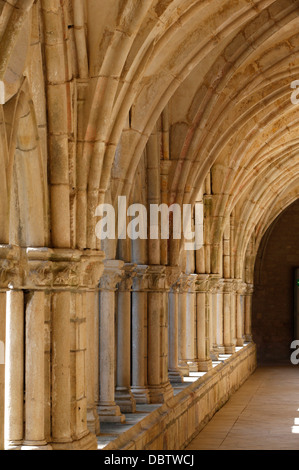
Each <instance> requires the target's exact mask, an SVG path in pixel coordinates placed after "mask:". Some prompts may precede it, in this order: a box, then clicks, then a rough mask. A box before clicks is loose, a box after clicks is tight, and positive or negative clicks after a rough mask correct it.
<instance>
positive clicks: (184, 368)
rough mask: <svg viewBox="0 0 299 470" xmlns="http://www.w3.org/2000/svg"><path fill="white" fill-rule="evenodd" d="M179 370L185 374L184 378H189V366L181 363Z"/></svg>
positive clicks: (183, 362)
mask: <svg viewBox="0 0 299 470" xmlns="http://www.w3.org/2000/svg"><path fill="white" fill-rule="evenodd" d="M179 370H180V371H181V373H182V374H183V377H189V366H188V364H187V362H185V361H179Z"/></svg>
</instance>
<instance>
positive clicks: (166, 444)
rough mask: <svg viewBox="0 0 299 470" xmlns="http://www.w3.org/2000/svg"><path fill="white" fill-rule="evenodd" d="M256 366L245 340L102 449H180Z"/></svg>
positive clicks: (254, 354)
mask: <svg viewBox="0 0 299 470" xmlns="http://www.w3.org/2000/svg"><path fill="white" fill-rule="evenodd" d="M255 367H256V348H255V345H254V344H252V343H251V344H248V345H247V346H245V347H244V348H242V349H241V350H240V351H238V352H237V353H235V354H234V355H232V356H231V357H230V358H229V359H227V360H226V361H225V362H224V363H221V364H219V365H217V366H216V367H214V368H213V369H212V370H210V371H209V372H207V373H206V374H205V375H204V376H203V377H202V378H200V379H198V380H197V381H196V382H194V383H193V384H192V385H190V386H189V387H187V388H186V389H185V390H183V391H182V392H180V393H179V394H178V395H176V396H175V397H173V398H172V399H171V400H169V401H168V402H167V403H165V404H164V405H162V406H161V407H160V408H158V409H157V410H156V411H154V412H153V413H151V414H150V415H148V416H147V417H146V418H144V419H143V420H142V421H140V422H139V423H138V424H136V425H135V426H133V427H132V428H131V429H130V430H128V431H127V432H125V433H123V434H122V435H121V436H120V437H119V438H117V439H116V440H114V441H113V442H111V443H110V444H108V445H107V446H106V447H105V448H104V449H103V450H116V449H119V450H181V449H184V448H185V447H186V446H187V445H188V443H189V442H190V441H191V440H192V439H193V438H194V437H195V436H196V435H197V434H198V432H200V431H201V429H202V428H203V427H204V426H205V425H206V424H207V422H208V421H209V420H210V419H211V418H212V417H213V415H214V414H215V413H216V412H217V411H218V410H219V409H220V408H221V407H222V406H223V405H224V404H225V403H226V401H227V400H228V399H229V398H230V396H231V395H232V394H233V393H234V392H235V391H236V390H237V389H238V388H239V387H240V386H241V385H242V384H243V383H244V381H245V380H246V379H247V378H248V377H249V376H250V375H251V374H252V372H253V371H254V370H255Z"/></svg>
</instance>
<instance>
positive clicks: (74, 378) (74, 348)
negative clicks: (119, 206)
mask: <svg viewBox="0 0 299 470" xmlns="http://www.w3.org/2000/svg"><path fill="white" fill-rule="evenodd" d="M51 251H52V254H51V255H50V260H51V269H52V277H53V278H52V281H51V286H52V288H51V292H52V374H51V377H52V441H51V445H52V447H53V449H54V450H76V449H85V450H92V449H96V448H97V440H96V436H95V432H96V423H97V418H95V417H94V411H95V410H94V408H95V395H94V388H93V380H92V375H93V373H94V371H95V369H94V368H93V354H95V352H94V351H92V349H90V348H92V345H93V340H94V334H93V335H92V336H91V337H90V338H87V334H88V335H89V334H90V331H91V328H90V324H89V323H90V321H91V322H92V316H95V315H96V314H97V308H96V300H97V289H98V283H99V279H100V277H101V274H102V272H103V262H102V261H103V253H102V252H100V251H96V250H94V251H93V250H85V251H83V252H82V251H80V250H66V249H55V250H51ZM89 358H90V361H91V362H90V364H89V365H90V366H91V367H90V368H89V367H88V366H87V363H88V360H89ZM89 380H91V382H89ZM91 414H92V415H93V419H92V421H93V423H92V424H93V425H91V422H90V415H91ZM88 421H89V422H88ZM89 426H90V427H89ZM90 431H92V432H90Z"/></svg>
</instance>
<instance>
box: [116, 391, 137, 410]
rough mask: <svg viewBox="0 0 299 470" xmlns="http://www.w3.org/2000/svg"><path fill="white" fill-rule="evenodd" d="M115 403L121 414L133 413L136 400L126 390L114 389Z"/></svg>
mask: <svg viewBox="0 0 299 470" xmlns="http://www.w3.org/2000/svg"><path fill="white" fill-rule="evenodd" d="M115 401H116V404H117V405H118V406H119V408H120V411H121V412H122V413H135V412H136V400H135V398H134V396H133V394H132V392H131V390H130V389H128V388H116V391H115Z"/></svg>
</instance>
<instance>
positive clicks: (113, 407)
mask: <svg viewBox="0 0 299 470" xmlns="http://www.w3.org/2000/svg"><path fill="white" fill-rule="evenodd" d="M104 265H105V269H104V274H103V276H102V278H101V281H100V401H99V406H98V413H99V417H100V421H102V422H119V423H124V422H125V416H124V415H123V414H122V413H121V411H120V408H119V406H118V405H117V404H116V402H115V292H116V289H117V284H118V283H119V282H120V280H121V275H122V271H121V270H122V268H123V265H124V263H123V261H117V260H115V261H114V260H111V261H110V260H109V261H105V262H104Z"/></svg>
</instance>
